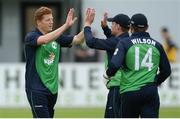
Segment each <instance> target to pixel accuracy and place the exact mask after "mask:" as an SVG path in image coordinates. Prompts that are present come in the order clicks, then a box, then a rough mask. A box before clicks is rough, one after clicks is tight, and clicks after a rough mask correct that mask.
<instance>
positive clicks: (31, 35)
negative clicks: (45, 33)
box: [25, 28, 42, 39]
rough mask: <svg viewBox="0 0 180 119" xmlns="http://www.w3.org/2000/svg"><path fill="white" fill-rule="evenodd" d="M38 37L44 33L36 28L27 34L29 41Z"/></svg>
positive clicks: (26, 37)
mask: <svg viewBox="0 0 180 119" xmlns="http://www.w3.org/2000/svg"><path fill="white" fill-rule="evenodd" d="M37 35H38V36H40V35H42V33H41V32H40V31H39V30H37V29H36V28H34V29H32V30H31V31H30V32H28V33H27V34H26V36H25V39H29V38H31V37H34V36H37Z"/></svg>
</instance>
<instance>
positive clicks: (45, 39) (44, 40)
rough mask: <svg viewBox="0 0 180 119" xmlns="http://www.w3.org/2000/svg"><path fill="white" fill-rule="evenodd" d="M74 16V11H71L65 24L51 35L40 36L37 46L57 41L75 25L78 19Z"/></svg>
mask: <svg viewBox="0 0 180 119" xmlns="http://www.w3.org/2000/svg"><path fill="white" fill-rule="evenodd" d="M73 15H74V9H70V10H69V12H68V15H67V18H66V22H65V24H64V25H62V26H61V27H59V28H58V29H56V30H54V31H52V32H50V33H47V34H45V35H42V36H40V37H39V38H38V39H37V44H38V45H41V44H46V43H48V42H50V41H54V40H56V39H57V38H58V37H59V36H60V35H61V34H62V33H63V32H64V31H66V30H67V29H68V28H69V27H70V26H72V25H73V24H74V22H75V21H76V19H77V18H76V17H75V18H73Z"/></svg>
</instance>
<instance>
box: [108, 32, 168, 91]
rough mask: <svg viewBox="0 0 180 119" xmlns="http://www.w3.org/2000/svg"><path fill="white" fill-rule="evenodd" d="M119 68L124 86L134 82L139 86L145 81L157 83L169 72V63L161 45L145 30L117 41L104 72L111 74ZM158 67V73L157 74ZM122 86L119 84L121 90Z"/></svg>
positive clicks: (163, 79)
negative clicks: (121, 70)
mask: <svg viewBox="0 0 180 119" xmlns="http://www.w3.org/2000/svg"><path fill="white" fill-rule="evenodd" d="M120 68H122V69H123V72H124V73H123V74H124V77H125V78H122V79H123V80H124V81H121V83H123V84H122V85H123V86H124V87H125V88H127V87H128V88H133V86H135V84H136V83H135V82H137V85H139V87H141V86H143V85H145V84H147V83H157V84H158V85H159V84H161V83H162V82H163V81H165V79H166V78H167V77H168V76H169V75H170V73H171V68H170V64H169V61H168V59H167V56H166V54H165V51H164V49H163V47H162V45H161V44H160V43H159V42H157V41H156V40H154V39H152V38H151V37H150V35H149V34H148V33H147V32H139V33H134V34H132V36H131V37H129V38H125V39H123V40H121V41H120V42H119V43H118V45H117V48H116V50H115V52H114V55H113V57H112V59H111V62H110V63H109V66H108V69H107V71H106V73H107V75H108V76H113V75H115V73H116V72H117V71H118V70H119V69H120ZM158 68H159V73H158V74H157V70H158ZM128 76H129V77H128ZM125 79H127V80H125ZM141 79H142V81H141ZM127 83H128V84H127ZM126 85H127V86H126ZM131 85H132V87H131ZM137 85H136V86H137ZM120 86H121V85H120ZM123 86H121V89H122V90H123V88H122V87H123ZM139 87H138V88H139ZM124 90H125V89H124ZM127 90H128V89H127ZM131 90H135V88H134V89H131Z"/></svg>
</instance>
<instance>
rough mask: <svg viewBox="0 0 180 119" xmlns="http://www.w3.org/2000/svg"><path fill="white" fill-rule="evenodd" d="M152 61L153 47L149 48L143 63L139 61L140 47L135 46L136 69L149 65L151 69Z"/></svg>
mask: <svg viewBox="0 0 180 119" xmlns="http://www.w3.org/2000/svg"><path fill="white" fill-rule="evenodd" d="M152 66H153V63H152V48H149V49H148V50H147V53H146V54H145V56H144V58H143V60H142V62H141V64H140V63H139V47H135V70H139V68H140V67H147V68H148V71H151V69H152Z"/></svg>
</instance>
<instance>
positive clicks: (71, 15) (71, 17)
mask: <svg viewBox="0 0 180 119" xmlns="http://www.w3.org/2000/svg"><path fill="white" fill-rule="evenodd" d="M76 20H77V17H74V9H73V8H71V9H70V10H69V12H68V15H67V18H66V23H65V24H66V25H67V26H68V27H70V26H72V25H73V24H74V22H75V21H76Z"/></svg>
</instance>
